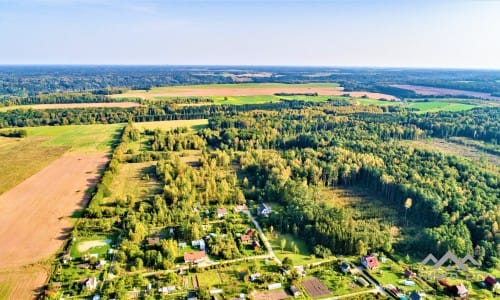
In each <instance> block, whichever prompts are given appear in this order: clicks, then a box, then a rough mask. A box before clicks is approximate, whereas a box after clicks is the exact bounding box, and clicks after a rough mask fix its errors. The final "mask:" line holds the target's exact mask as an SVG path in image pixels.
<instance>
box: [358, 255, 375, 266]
mask: <svg viewBox="0 0 500 300" xmlns="http://www.w3.org/2000/svg"><path fill="white" fill-rule="evenodd" d="M362 261H363V262H365V264H366V266H367V267H368V268H375V267H378V261H377V258H376V257H375V256H373V255H367V256H363V259H362Z"/></svg>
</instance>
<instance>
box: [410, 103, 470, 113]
mask: <svg viewBox="0 0 500 300" xmlns="http://www.w3.org/2000/svg"><path fill="white" fill-rule="evenodd" d="M406 107H407V108H414V109H418V110H419V112H421V113H425V112H438V111H463V110H469V109H473V108H475V107H477V105H474V104H466V103H457V102H444V101H431V102H412V103H410V104H408V105H407V106H406Z"/></svg>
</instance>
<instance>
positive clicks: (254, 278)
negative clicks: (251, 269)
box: [250, 273, 261, 282]
mask: <svg viewBox="0 0 500 300" xmlns="http://www.w3.org/2000/svg"><path fill="white" fill-rule="evenodd" d="M260 276H261V275H260V273H254V274H250V281H252V282H254V281H255V280H259V279H260Z"/></svg>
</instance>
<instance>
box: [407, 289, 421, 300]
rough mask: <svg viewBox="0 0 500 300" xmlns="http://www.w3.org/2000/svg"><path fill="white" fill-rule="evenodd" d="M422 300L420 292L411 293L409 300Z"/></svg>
mask: <svg viewBox="0 0 500 300" xmlns="http://www.w3.org/2000/svg"><path fill="white" fill-rule="evenodd" d="M422 299H424V295H423V294H422V293H420V292H417V291H413V292H411V293H410V300H422Z"/></svg>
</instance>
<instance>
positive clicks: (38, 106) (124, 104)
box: [0, 102, 141, 112]
mask: <svg viewBox="0 0 500 300" xmlns="http://www.w3.org/2000/svg"><path fill="white" fill-rule="evenodd" d="M139 106H141V104H139V103H137V102H106V103H57V104H32V105H14V106H5V107H0V112H5V111H9V110H14V109H71V108H95V107H103V108H111V107H119V108H131V107H139Z"/></svg>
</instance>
